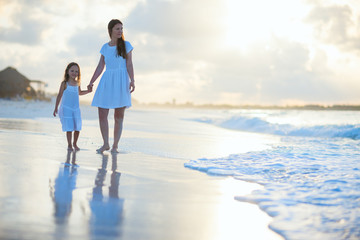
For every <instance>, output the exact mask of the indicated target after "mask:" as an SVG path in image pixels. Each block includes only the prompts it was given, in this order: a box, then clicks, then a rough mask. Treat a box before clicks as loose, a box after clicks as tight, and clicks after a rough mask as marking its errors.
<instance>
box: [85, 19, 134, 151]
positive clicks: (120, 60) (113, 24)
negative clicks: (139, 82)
mask: <svg viewBox="0 0 360 240" xmlns="http://www.w3.org/2000/svg"><path fill="white" fill-rule="evenodd" d="M108 31H109V35H110V42H108V43H105V44H104V45H103V46H102V48H101V50H100V53H101V57H100V60H99V63H98V65H97V67H96V70H95V72H94V75H93V76H92V78H91V80H90V83H89V85H88V89H92V86H93V84H94V82H95V81H96V79H97V78H98V77H99V76H100V74H101V73H102V71H103V70H104V67H105V65H106V70H105V72H104V74H103V75H102V77H101V79H100V82H99V85H98V87H97V89H96V92H95V95H94V98H93V101H92V104H91V105H92V106H95V107H98V112H99V123H100V131H101V135H102V138H103V141H104V144H103V146H102V147H100V148H99V149H97V150H96V151H97V152H98V153H103V152H104V151H106V150H109V149H110V145H109V124H108V114H109V109H114V110H115V112H114V120H115V124H114V143H113V145H112V148H111V152H112V153H118V151H117V148H118V143H119V140H120V137H121V132H122V128H123V119H124V113H125V108H128V107H130V106H131V94H130V93H132V92H133V91H134V90H135V80H134V69H133V63H132V50H133V47H132V46H131V44H130V43H129V42H128V41H125V40H124V35H123V24H122V23H121V22H120V21H119V20H117V19H113V20H111V21H110V22H109V24H108ZM129 77H130V80H129Z"/></svg>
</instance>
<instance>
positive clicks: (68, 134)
mask: <svg viewBox="0 0 360 240" xmlns="http://www.w3.org/2000/svg"><path fill="white" fill-rule="evenodd" d="M71 138H72V132H66V139H67V142H68V150H71V151H72V150H73V148H72V145H71Z"/></svg>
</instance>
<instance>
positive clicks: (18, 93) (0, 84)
mask: <svg viewBox="0 0 360 240" xmlns="http://www.w3.org/2000/svg"><path fill="white" fill-rule="evenodd" d="M33 86H34V87H35V89H36V90H35V89H34V87H33ZM46 86H47V85H46V83H45V82H42V81H39V80H34V81H31V80H29V79H28V78H27V77H25V76H24V75H22V74H21V73H19V72H18V71H17V70H16V69H15V68H13V67H7V68H5V69H4V70H2V71H1V72H0V98H16V97H21V98H25V99H41V100H44V99H45V87H46Z"/></svg>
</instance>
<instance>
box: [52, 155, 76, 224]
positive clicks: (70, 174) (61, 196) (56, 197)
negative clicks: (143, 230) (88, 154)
mask: <svg viewBox="0 0 360 240" xmlns="http://www.w3.org/2000/svg"><path fill="white" fill-rule="evenodd" d="M71 154H72V161H71V163H72V164H70V157H71ZM76 177H77V165H76V152H75V151H74V152H71V151H68V153H67V157H66V162H65V164H64V166H63V167H61V168H59V173H58V176H57V178H56V179H55V184H54V187H52V186H50V196H51V198H52V199H53V202H54V206H55V212H54V216H55V218H56V222H57V223H63V222H65V221H66V220H67V218H68V217H69V215H70V213H71V203H72V192H73V190H74V189H75V188H76Z"/></svg>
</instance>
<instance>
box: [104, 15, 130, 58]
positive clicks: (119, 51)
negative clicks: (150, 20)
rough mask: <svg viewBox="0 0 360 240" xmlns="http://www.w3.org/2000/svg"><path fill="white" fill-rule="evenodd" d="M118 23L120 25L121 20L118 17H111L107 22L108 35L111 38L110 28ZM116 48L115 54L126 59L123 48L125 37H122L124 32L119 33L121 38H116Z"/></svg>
mask: <svg viewBox="0 0 360 240" xmlns="http://www.w3.org/2000/svg"><path fill="white" fill-rule="evenodd" d="M118 23H120V24H121V25H123V24H122V22H121V21H120V20H118V19H112V20H111V21H110V22H109V24H108V31H109V36H110V38H111V33H112V29H113V28H114V26H115V25H116V24H118ZM116 50H117V55H118V56H121V57H123V58H125V59H126V48H125V38H124V33H123V34H122V35H121V38H119V39H118V41H117V44H116Z"/></svg>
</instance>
